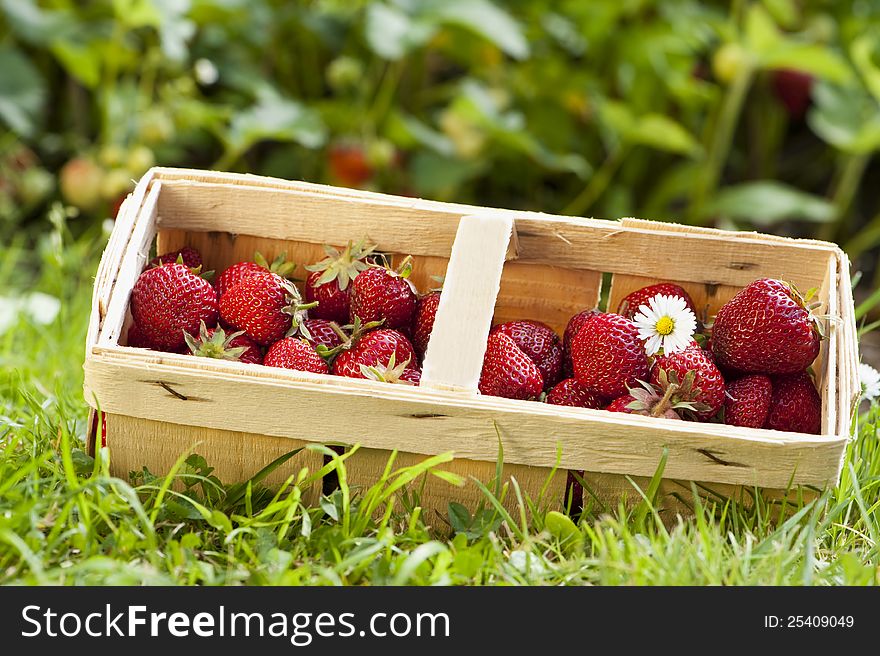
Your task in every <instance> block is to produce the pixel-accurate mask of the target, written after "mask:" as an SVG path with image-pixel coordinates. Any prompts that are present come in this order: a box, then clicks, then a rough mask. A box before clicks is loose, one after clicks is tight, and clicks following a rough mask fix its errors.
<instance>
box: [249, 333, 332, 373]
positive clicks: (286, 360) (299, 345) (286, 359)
mask: <svg viewBox="0 0 880 656" xmlns="http://www.w3.org/2000/svg"><path fill="white" fill-rule="evenodd" d="M263 364H264V365H266V366H267V367H281V368H282V369H295V370H297V371H311V372H312V373H315V374H327V373H330V369H329V368H328V367H327V363H326V362H324V358H322V357H321V356H320V355H318V353H317V351H315V349H314V347H313V346H312V345H311V344H309V343H308V342H306V341H305V340H303V339H297V338H296V337H285V338H284V339H281V340H278V341H277V342H275V343H274V344H272V346H270V347H269V350H268V351H266V357H265V358H263Z"/></svg>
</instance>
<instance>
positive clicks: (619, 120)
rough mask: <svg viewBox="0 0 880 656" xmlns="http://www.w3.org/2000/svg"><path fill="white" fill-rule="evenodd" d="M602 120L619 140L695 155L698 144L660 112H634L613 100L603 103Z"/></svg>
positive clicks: (697, 150) (678, 125)
mask: <svg viewBox="0 0 880 656" xmlns="http://www.w3.org/2000/svg"><path fill="white" fill-rule="evenodd" d="M600 114H601V117H602V120H603V122H604V123H605V125H606V126H607V127H609V128H610V129H611V131H612V132H614V133H615V134H616V136H617V137H618V138H619V139H620V140H621V141H624V142H626V143H629V144H638V145H642V146H649V147H651V148H656V149H658V150H666V151H668V152H672V153H678V154H681V155H698V154H699V153H700V152H701V148H700V144H699V142H697V140H696V139H695V138H694V136H693V135H692V134H691V133H690V132H688V131H687V129H686V128H685V127H684V126H682V125H681V124H680V123H677V122H676V121H675V120H673V119H671V118H669V117H668V116H664V115H662V114H655V113H650V114H645V115H644V116H635V115H634V114H633V113H632V111H631V110H630V108H629V107H628V106H627V105H626V104H624V103H622V102H619V101H616V100H606V101H605V102H603V103H602V106H601V109H600Z"/></svg>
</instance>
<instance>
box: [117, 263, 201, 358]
mask: <svg viewBox="0 0 880 656" xmlns="http://www.w3.org/2000/svg"><path fill="white" fill-rule="evenodd" d="M131 316H132V318H133V319H134V322H135V323H136V324H137V325H138V327H139V328H140V330H141V333H142V334H143V336H144V338H145V339H146V340H147V342H148V343H149V344H151V345H152V346H153V347H154V348H157V349H160V350H163V351H174V350H177V349H180V348H181V347H183V346H184V344H185V342H184V338H183V335H184V333H189V334H191V335H194V334H196V333H197V332H198V331H199V325H200V323H201V322H202V321H204V322H205V324H206V325H207V326H209V327H214V326H215V325H216V324H217V294H216V292H215V291H214V288H213V287H211V283H209V282H208V281H207V280H205V279H204V278H200V277H199V276H197V275H196V274H194V273H193V272H192V271H190V270H189V269H188V268H187V267H186V266H184V265H182V264H176V263H172V264H165V265H163V266H160V267H155V268H153V269H147V270H145V271H144V272H143V273H141V275H140V276H139V277H138V279H137V281H136V282H135V284H134V288H133V289H132V291H131Z"/></svg>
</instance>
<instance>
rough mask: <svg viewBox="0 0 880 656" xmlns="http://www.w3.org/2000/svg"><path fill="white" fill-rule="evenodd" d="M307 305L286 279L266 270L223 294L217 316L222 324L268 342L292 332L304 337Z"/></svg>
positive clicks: (257, 340)
mask: <svg viewBox="0 0 880 656" xmlns="http://www.w3.org/2000/svg"><path fill="white" fill-rule="evenodd" d="M309 307H310V306H309V305H307V304H304V303H303V302H302V298H301V297H300V295H299V291H297V289H296V287H294V286H293V284H292V283H291V282H290V281H288V280H285V279H284V278H282V277H281V276H279V275H278V274H275V273H271V272H270V271H264V272H255V273H253V274H252V275H250V276H248V277H247V278H245V279H243V280H241V281H240V282H239V283H238V284H237V285H235V286H234V287H232V288H231V289H229V290H227V291H226V293H224V294H223V296H222V297H221V298H220V317H221V318H222V320H223V322H224V323H225V324H226V325H229V326H231V327H232V328H235V329H236V330H243V331H244V332H245V333H247V335H248V337H250V338H251V339H253V340H254V341H255V342H257V343H258V344H260V345H262V346H268V345H269V344H272V343H274V342H277V341H278V340H280V339H281V338H282V337H284V336H285V335H287V336H290V335H293V334H295V333H296V332H301V333H302V334H303V335H304V336H306V337H308V335H307V332H308V329H305V330H303V325H302V324H303V321H305V319H307V318H308V314H307V312H306V311H307V310H308V309H309Z"/></svg>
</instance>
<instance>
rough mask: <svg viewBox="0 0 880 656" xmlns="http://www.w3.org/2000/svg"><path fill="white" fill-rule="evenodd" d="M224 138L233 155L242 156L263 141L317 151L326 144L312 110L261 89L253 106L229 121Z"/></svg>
mask: <svg viewBox="0 0 880 656" xmlns="http://www.w3.org/2000/svg"><path fill="white" fill-rule="evenodd" d="M226 139H227V144H228V146H229V148H230V150H232V151H233V152H235V153H244V152H245V151H247V150H248V149H249V148H250V147H251V146H253V145H254V144H256V143H258V142H260V141H264V140H272V141H293V142H296V143H299V144H301V145H303V146H305V147H306V148H318V147H320V146H322V145H323V144H324V142H325V141H326V139H327V130H326V127H325V126H324V123H323V122H322V121H321V117H320V115H319V114H318V113H317V112H315V111H314V110H312V109H310V108H308V107H306V106H304V105H302V104H301V103H299V102H297V101H295V100H289V99H287V98H282V97H281V96H279V95H277V94H276V93H275V92H274V91H271V90H269V89H262V90H261V91H260V92H259V93H258V99H257V103H256V104H255V105H253V106H252V107H250V108H249V109H246V110H244V111H243V112H240V113H238V114H236V115H235V116H234V117H233V118H232V122H231V123H230V125H229V131H228V134H227V135H226Z"/></svg>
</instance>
